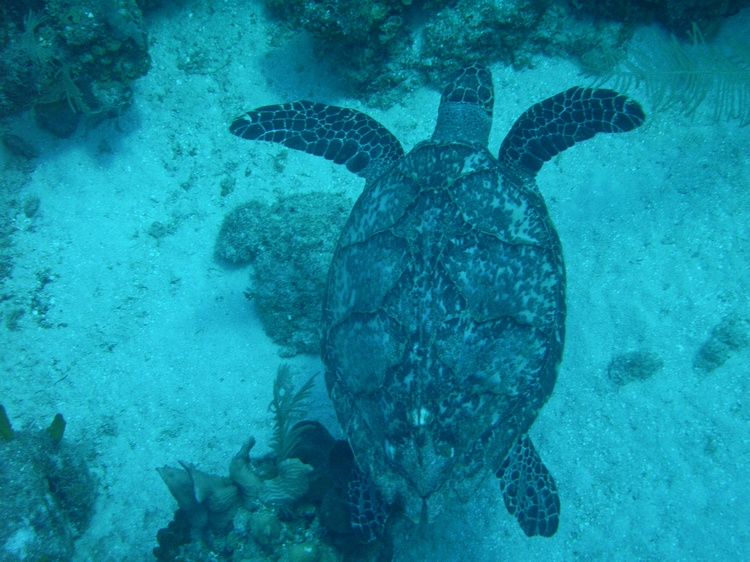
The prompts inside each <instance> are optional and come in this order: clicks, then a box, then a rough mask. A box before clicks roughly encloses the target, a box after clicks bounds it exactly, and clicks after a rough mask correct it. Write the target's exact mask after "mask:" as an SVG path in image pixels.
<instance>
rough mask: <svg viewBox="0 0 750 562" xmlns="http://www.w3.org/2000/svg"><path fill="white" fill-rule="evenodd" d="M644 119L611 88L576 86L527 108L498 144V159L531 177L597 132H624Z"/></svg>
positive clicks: (632, 102) (638, 106)
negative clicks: (550, 161) (553, 158)
mask: <svg viewBox="0 0 750 562" xmlns="http://www.w3.org/2000/svg"><path fill="white" fill-rule="evenodd" d="M645 120H646V115H645V114H644V113H643V109H641V106H640V105H638V102H635V101H633V100H631V99H629V98H627V97H626V96H623V95H620V94H618V93H617V92H615V91H614V90H606V89H594V88H580V87H575V88H571V89H569V90H566V91H564V92H561V93H559V94H557V95H556V96H552V97H551V98H547V99H546V100H544V101H541V102H539V103H537V104H535V105H532V106H531V107H530V108H529V109H527V110H526V111H525V112H524V113H523V115H521V117H519V118H518V120H516V122H515V123H514V124H513V126H512V127H511V129H510V131H509V132H508V134H507V136H506V137H505V140H503V144H502V145H501V146H500V154H499V159H500V161H501V162H503V164H505V165H507V166H508V167H509V168H511V169H518V168H519V167H520V168H521V169H522V170H525V171H526V172H530V173H531V175H532V176H535V175H536V173H537V172H538V171H539V170H541V168H542V164H544V163H545V162H547V161H548V160H550V159H551V158H552V157H553V156H555V155H556V154H558V153H560V152H562V151H563V150H565V149H566V148H570V147H571V146H573V145H574V144H575V143H577V142H580V141H583V140H586V139H590V138H591V137H593V136H594V135H595V134H597V133H625V132H627V131H632V130H633V129H635V128H637V127H640V126H641V125H642V124H643V122H644V121H645Z"/></svg>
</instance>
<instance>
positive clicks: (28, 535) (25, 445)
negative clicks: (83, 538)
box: [0, 406, 97, 562]
mask: <svg viewBox="0 0 750 562" xmlns="http://www.w3.org/2000/svg"><path fill="white" fill-rule="evenodd" d="M64 430H65V420H64V419H63V418H62V416H61V415H60V414H57V416H55V420H54V421H53V422H52V425H50V427H49V428H48V429H47V430H39V429H35V428H29V429H24V430H21V431H14V430H13V428H12V426H11V424H10V420H9V419H8V416H7V415H6V414H5V409H4V408H3V407H2V406H0V490H1V491H2V493H0V520H1V521H2V525H0V558H2V560H4V561H8V562H12V561H15V560H18V561H20V560H55V561H60V562H65V561H66V560H71V559H72V557H73V547H74V542H75V539H76V538H77V537H78V536H80V535H81V534H82V533H83V532H84V531H85V530H86V528H87V527H88V525H89V521H90V519H91V516H92V515H93V511H94V502H95V500H96V495H97V490H96V483H95V480H94V478H93V476H92V475H91V473H90V472H89V469H88V467H87V465H86V461H85V459H84V456H83V454H82V452H81V451H80V449H79V448H78V447H76V446H74V445H73V444H71V443H69V442H67V441H65V440H64V439H63V432H64Z"/></svg>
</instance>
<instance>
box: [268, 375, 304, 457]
mask: <svg viewBox="0 0 750 562" xmlns="http://www.w3.org/2000/svg"><path fill="white" fill-rule="evenodd" d="M314 378H315V375H313V376H312V377H310V378H309V379H308V381H307V382H306V383H305V384H303V385H302V388H300V389H299V390H297V391H296V392H295V390H294V384H293V383H292V375H291V370H290V369H289V365H286V364H282V365H279V370H278V371H277V373H276V380H274V382H273V400H272V401H271V404H270V405H269V406H268V408H269V410H271V412H272V413H273V416H274V427H273V438H272V440H271V447H272V448H273V450H274V451H275V452H276V458H277V459H278V461H279V462H281V461H283V460H284V459H287V458H289V455H290V453H292V452H293V451H294V448H295V447H296V445H297V444H298V443H299V439H300V437H301V434H302V433H303V432H301V431H296V430H295V429H294V424H295V423H297V422H298V421H300V420H301V419H302V418H303V417H305V415H307V408H308V406H309V399H310V394H311V392H312V387H313V379H314ZM303 429H304V428H303Z"/></svg>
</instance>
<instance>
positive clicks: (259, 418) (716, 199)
mask: <svg viewBox="0 0 750 562" xmlns="http://www.w3.org/2000/svg"><path fill="white" fill-rule="evenodd" d="M211 4H214V8H215V10H214V11H213V13H209V12H208V11H201V10H199V9H198V8H197V7H196V8H195V9H194V11H193V13H191V12H190V11H187V10H186V11H174V12H172V13H169V14H164V15H157V16H156V17H155V18H153V20H152V21H151V22H150V29H151V37H152V40H153V46H152V47H151V55H152V57H153V63H154V64H153V68H152V70H151V72H150V73H149V74H148V76H146V77H145V78H143V79H141V80H140V81H138V83H137V86H136V92H135V105H134V107H133V108H131V109H130V110H129V111H128V112H127V113H125V114H124V115H123V116H122V118H121V119H120V120H119V126H120V128H121V129H122V130H121V131H120V130H118V129H117V128H115V126H114V123H113V122H106V123H103V124H101V125H99V126H98V127H97V128H95V129H93V130H90V131H80V132H79V133H78V134H77V135H76V136H75V137H74V138H71V139H68V140H55V139H52V138H50V137H48V136H46V135H45V134H43V133H40V132H35V130H34V128H33V126H31V125H30V124H29V123H30V121H28V122H27V123H26V124H25V125H24V123H20V124H19V125H18V127H19V130H23V131H24V134H26V135H33V136H34V138H36V139H37V141H38V142H39V143H41V145H42V146H43V149H44V154H43V156H42V157H41V158H40V159H39V160H38V166H37V168H36V171H35V172H34V174H33V179H32V181H31V182H30V183H29V184H28V185H27V186H26V187H25V188H24V192H23V193H22V194H21V197H22V198H25V197H26V196H30V195H36V196H38V197H39V198H40V200H41V207H40V211H39V213H38V215H37V216H36V217H34V218H33V219H31V220H29V219H27V218H25V217H24V216H23V214H22V213H20V214H19V218H18V226H19V228H21V231H20V232H18V233H17V234H16V235H15V244H16V246H15V252H16V257H15V262H16V265H15V269H14V272H13V274H14V277H13V279H12V280H11V281H10V282H9V285H8V286H9V288H10V289H11V290H12V291H13V292H14V293H15V294H16V295H20V296H22V297H23V296H24V295H25V297H24V298H27V299H29V298H31V295H32V294H33V292H34V290H35V288H36V287H37V285H38V282H37V280H36V275H37V273H38V272H40V271H43V270H45V269H47V268H48V269H49V270H50V271H51V273H52V275H53V276H54V281H53V282H52V283H51V284H49V285H48V286H47V287H46V288H45V289H44V291H43V295H44V296H45V298H48V297H51V298H52V299H53V304H52V306H51V308H50V310H49V314H48V318H47V319H48V320H49V321H50V322H52V324H54V325H55V326H57V325H59V324H63V323H64V324H65V326H64V327H55V328H51V329H43V328H40V327H38V325H37V323H36V322H35V319H34V318H33V317H32V316H31V315H29V314H27V315H26V316H24V317H23V318H22V319H21V324H20V325H21V329H20V330H19V331H13V332H11V331H8V330H7V329H6V328H5V327H4V326H3V327H2V328H0V338H1V340H2V348H1V354H2V355H1V356H0V361H1V362H2V377H1V378H0V402H2V403H3V404H4V405H5V407H6V409H7V410H8V413H9V415H10V417H11V419H12V420H13V421H14V424H15V425H16V426H18V427H22V426H23V425H24V424H26V423H34V424H38V425H46V424H48V423H49V421H50V420H51V419H52V417H53V415H54V414H55V413H56V412H62V413H63V414H64V415H65V418H66V419H67V421H68V428H67V433H66V438H67V439H70V440H72V441H78V442H83V443H85V444H87V447H90V450H91V458H90V465H91V467H92V469H93V470H94V471H95V472H96V473H97V474H98V476H99V477H100V479H101V495H100V499H99V501H98V503H97V512H96V515H95V517H94V520H93V522H92V525H91V527H90V529H89V531H88V532H87V533H86V534H85V536H84V537H83V538H82V539H81V540H80V541H79V542H78V548H77V556H76V559H77V560H96V561H98V562H106V561H119V560H129V561H137V560H144V561H145V560H153V557H152V556H151V553H150V552H151V549H152V548H153V547H154V546H155V545H156V541H155V536H156V532H157V530H158V529H159V528H160V527H163V526H165V525H166V524H167V522H168V521H169V520H170V518H171V516H172V512H173V511H174V509H175V502H174V501H173V499H172V497H171V496H170V495H169V492H168V490H167V488H166V486H164V484H163V483H162V481H161V479H160V478H159V476H158V474H157V473H156V471H155V470H154V469H155V468H156V467H158V466H162V465H164V464H175V463H176V461H177V460H178V459H182V460H185V461H189V462H193V463H196V464H197V465H198V466H199V467H200V468H202V469H203V470H207V471H210V472H218V473H222V474H223V473H225V471H226V469H227V466H228V462H229V460H230V459H231V457H232V455H233V454H234V453H235V452H236V450H237V449H238V448H239V446H240V445H241V443H242V442H243V440H244V439H245V438H246V437H247V436H248V435H251V434H252V435H255V436H256V437H257V438H258V441H259V445H258V452H259V453H262V452H264V451H265V450H267V443H268V437H269V432H270V428H271V417H270V414H269V412H268V411H267V405H268V402H269V400H270V397H271V387H272V380H273V377H274V375H275V372H276V368H277V366H278V364H279V363H280V361H281V359H280V358H279V356H278V354H277V348H276V346H274V345H273V344H272V343H271V342H270V340H269V339H268V338H267V337H266V336H265V334H264V333H263V331H262V329H261V327H260V325H259V322H258V319H257V317H256V316H255V314H254V312H253V308H252V306H251V305H250V304H249V303H248V302H247V301H246V299H245V297H244V296H243V290H244V289H245V288H246V287H247V285H248V282H249V279H248V272H247V271H246V270H235V271H228V270H226V269H224V268H222V267H220V266H218V265H217V264H216V263H215V262H214V260H213V245H214V240H215V236H216V233H217V232H218V228H219V225H220V223H221V220H222V218H223V216H224V215H225V214H226V213H227V212H228V211H229V210H231V209H232V208H233V207H234V206H235V205H237V204H240V203H243V202H245V201H246V200H248V199H250V198H253V197H263V198H271V197H273V194H274V193H275V192H282V191H285V192H288V191H297V190H306V189H315V190H326V189H329V190H332V191H340V190H348V191H350V192H351V193H352V195H353V196H356V194H357V193H358V191H359V190H360V189H361V186H362V183H361V180H359V179H357V178H355V177H352V176H351V174H349V173H348V172H347V171H346V170H345V169H343V168H336V169H334V167H333V165H332V164H330V163H329V162H327V161H324V160H323V159H320V158H314V157H312V156H308V155H304V154H301V153H296V152H293V151H288V152H289V153H288V157H287V158H286V163H285V166H286V167H285V170H284V172H283V173H279V172H277V171H275V170H274V167H273V163H274V157H275V156H276V155H278V154H279V153H280V152H282V151H283V150H284V149H282V148H280V147H277V146H273V145H267V144H264V143H251V142H247V141H243V140H241V139H238V138H235V137H233V136H232V135H230V134H229V133H228V131H227V126H228V123H229V121H230V120H231V118H232V117H233V116H235V115H236V114H238V113H240V112H242V111H243V110H247V109H250V108H253V107H256V106H258V105H262V104H266V103H274V102H278V101H284V100H292V99H298V98H311V99H317V100H321V101H326V102H329V103H335V104H338V105H348V106H350V107H355V108H358V109H362V110H365V111H367V112H368V113H370V114H371V115H372V116H373V117H375V118H376V119H378V120H380V121H381V122H383V123H384V124H385V125H386V126H387V127H389V128H390V129H391V130H392V131H393V132H394V133H395V134H396V135H397V136H398V137H399V138H400V139H401V140H402V142H403V143H404V145H405V146H406V147H407V148H411V147H412V146H413V145H414V144H415V143H416V142H418V141H419V140H420V139H422V138H424V137H426V136H428V135H429V133H430V132H431V128H432V126H433V124H434V118H435V115H436V109H437V103H438V99H439V94H438V92H436V91H432V90H427V89H424V90H420V91H416V92H413V93H411V94H409V95H406V96H405V97H404V99H403V105H398V106H396V107H393V108H391V109H390V110H387V111H381V110H378V109H373V108H368V107H365V106H363V105H362V104H361V103H358V102H356V101H352V100H348V99H342V98H341V97H340V95H339V94H337V91H340V90H338V89H337V85H336V83H335V80H333V79H332V77H331V76H330V75H329V74H328V73H327V72H326V71H325V70H324V69H323V65H321V64H319V63H318V62H316V61H315V59H314V57H313V56H312V55H311V53H310V52H309V50H308V44H307V42H306V41H305V40H303V39H293V38H292V39H290V38H289V37H286V36H283V35H278V36H277V38H276V39H275V40H271V39H270V38H271V37H274V36H276V32H275V30H274V24H273V23H272V22H269V21H267V20H266V19H265V16H264V15H263V13H262V11H261V10H260V8H259V7H258V6H256V5H251V6H249V7H246V8H245V9H243V10H238V9H237V8H235V7H233V6H232V5H231V4H229V3H227V4H224V3H211ZM747 20H748V18H747V17H746V18H745V21H747ZM177 53H182V55H178V54H177ZM186 53H190V55H191V57H196V56H205V57H208V59H209V60H210V61H212V63H213V61H215V64H213V66H212V68H213V69H214V70H215V72H212V73H210V74H189V73H186V72H184V71H182V70H180V69H179V68H178V62H179V61H180V58H181V57H182V58H183V59H184V55H185V54H186ZM209 66H211V65H209ZM493 70H494V72H495V86H496V99H497V100H498V101H497V103H496V111H495V113H496V116H495V123H494V127H493V134H492V139H491V147H492V148H493V151H496V150H497V147H498V146H499V143H500V140H501V139H502V137H503V135H504V134H505V132H506V131H507V130H508V128H509V126H510V125H511V123H512V122H513V120H514V119H515V118H516V117H517V116H518V115H519V114H520V113H521V112H522V111H523V110H524V109H525V108H526V107H528V106H529V105H530V104H531V103H534V102H536V101H539V100H541V99H543V98H544V97H547V96H549V95H552V94H554V93H557V92H558V91H561V90H563V89H566V88H568V87H570V86H571V85H574V84H579V83H583V84H585V83H586V80H585V79H584V78H583V77H581V76H580V75H579V74H578V72H577V70H576V68H575V67H574V66H573V65H571V64H569V63H564V62H560V61H547V60H540V61H539V64H538V65H537V67H536V68H535V69H534V70H530V71H525V72H514V71H512V70H507V69H503V68H500V67H498V68H495V69H493ZM644 105H645V106H646V107H647V111H648V106H647V104H644ZM649 113H650V112H649ZM26 119H27V120H28V117H27V118H26ZM105 140H106V142H107V143H109V145H110V146H111V147H112V153H111V154H99V151H98V147H99V146H100V143H101V142H102V141H105ZM748 146H750V127H747V128H744V129H741V128H739V127H738V126H737V124H736V123H714V122H713V120H712V119H711V116H710V112H709V110H708V109H705V110H701V111H700V112H699V114H698V115H697V117H696V118H695V119H694V120H692V121H691V120H689V119H686V118H684V117H681V116H679V115H677V114H675V113H673V112H665V113H661V114H655V115H650V114H649V126H648V127H644V128H643V129H642V130H639V131H637V132H635V133H630V134H626V135H620V136H600V137H597V138H596V139H593V140H591V141H587V142H585V143H582V144H581V145H580V146H576V147H575V148H573V149H571V150H569V151H567V152H565V153H564V154H562V155H561V156H560V157H559V158H556V159H555V160H554V161H553V162H550V163H549V164H547V165H546V166H545V168H544V169H543V171H542V172H541V173H540V175H539V178H538V182H539V186H540V189H541V190H542V192H543V193H544V195H545V197H546V199H547V203H548V205H549V209H550V213H551V215H552V218H553V220H554V222H555V224H556V225H557V228H558V231H559V234H560V238H561V239H562V242H563V246H564V249H565V255H566V263H567V271H568V320H567V330H568V332H567V333H568V337H567V346H566V350H565V358H564V361H563V364H562V368H561V370H560V374H559V379H558V385H557V388H556V390H555V393H554V395H553V396H552V398H551V400H550V402H549V403H548V405H547V406H546V407H545V408H544V410H543V411H542V413H541V415H540V417H539V419H538V420H537V422H536V425H535V426H534V428H533V431H532V438H533V439H534V441H535V442H536V445H537V448H538V449H539V451H540V454H541V455H542V457H543V458H544V460H545V462H546V464H547V466H548V467H549V468H550V470H551V471H552V473H553V475H554V476H555V478H556V480H557V483H558V486H559V490H560V496H561V500H562V520H561V524H560V528H559V530H558V532H557V534H556V535H555V536H554V537H553V538H551V539H541V538H536V539H528V538H526V537H525V536H524V535H523V533H522V532H521V530H520V529H519V527H518V525H517V524H516V522H515V520H514V519H513V518H512V517H511V516H509V515H508V514H507V512H506V510H505V507H504V505H503V503H502V499H501V497H500V494H499V488H498V485H497V482H496V481H495V480H494V478H492V479H488V481H487V485H486V486H485V487H484V488H483V489H482V490H481V491H480V493H479V495H478V496H477V498H476V499H475V500H474V501H473V502H471V503H470V504H468V505H466V506H456V508H455V511H453V512H450V513H446V514H445V515H444V516H443V517H442V518H441V519H440V520H439V521H437V522H436V523H435V524H434V525H433V526H431V527H430V528H428V529H425V530H423V531H422V532H421V533H416V534H415V535H414V536H413V537H410V538H407V539H401V540H399V544H398V554H397V557H396V558H397V560H440V561H447V560H456V561H471V560H573V559H581V560H589V559H609V560H634V559H641V560H652V559H653V560H657V559H658V560H688V559H694V560H695V559H703V560H709V559H713V560H719V559H723V560H726V559H739V558H742V557H743V553H744V556H747V555H748V553H750V531H749V530H748V526H747V522H748V521H750V493H749V491H748V488H749V486H750V483H749V480H748V476H747V474H748V467H749V461H750V455H749V454H748V451H749V450H750V447H749V446H748V445H749V443H748V441H749V438H748V436H749V435H750V432H748V421H749V420H750V414H749V413H748V407H749V406H748V396H750V394H749V393H748V390H749V388H748V387H749V386H750V385H749V383H748V381H749V380H750V379H749V378H748V374H749V369H748V366H747V365H748V362H749V360H750V351H749V350H745V351H743V352H740V353H738V354H736V355H735V356H734V357H732V358H731V359H730V360H729V361H727V362H726V363H725V364H724V366H722V367H721V368H719V369H717V370H716V371H714V372H712V373H710V374H709V375H707V376H701V375H699V374H697V373H696V372H695V371H694V370H693V368H692V362H693V358H694V355H695V353H696V351H697V350H698V347H699V346H700V344H701V343H702V342H703V341H705V339H706V338H707V337H708V335H709V334H710V330H711V328H712V327H713V326H714V325H715V324H716V323H718V321H719V320H720V319H721V318H722V317H724V316H725V315H727V314H729V313H733V312H734V313H738V314H740V315H744V316H746V317H748V316H750V303H749V302H748V295H749V294H750V255H749V251H750V228H749V227H748V224H750V163H749V162H748V158H750V156H749V155H748V148H747V147H748ZM246 171H247V172H248V173H249V175H247V176H246ZM227 176H229V177H235V178H236V179H237V186H236V189H235V191H234V193H232V194H231V195H229V196H228V197H224V198H222V197H221V196H220V187H219V184H220V182H221V180H222V179H223V178H225V177H227ZM154 221H160V222H162V223H164V224H172V223H174V224H176V231H175V233H174V234H173V235H169V236H165V237H163V238H161V239H160V240H157V239H155V238H154V237H152V236H150V235H149V234H148V230H149V228H150V226H151V224H152V223H153V222H154ZM30 227H33V228H30ZM636 349H650V350H653V351H655V352H657V353H658V354H659V355H660V356H661V357H662V359H663V360H664V368H663V369H662V370H661V371H660V372H659V373H658V374H656V375H655V376H654V377H653V378H651V379H649V380H646V381H643V382H634V383H631V384H629V385H626V386H624V387H622V388H619V389H618V388H617V387H615V386H614V385H613V384H612V383H611V382H610V381H609V379H608V378H607V373H606V370H607V365H608V364H609V361H610V360H611V358H612V357H613V356H614V355H617V354H620V353H623V352H626V351H632V350H636ZM293 364H294V365H296V366H297V367H298V369H299V372H300V373H302V374H304V373H312V372H316V371H321V370H322V367H321V365H320V363H319V361H318V360H317V359H316V358H304V357H299V358H296V359H295V360H293ZM322 407H323V406H321V408H322ZM321 415H322V412H321Z"/></svg>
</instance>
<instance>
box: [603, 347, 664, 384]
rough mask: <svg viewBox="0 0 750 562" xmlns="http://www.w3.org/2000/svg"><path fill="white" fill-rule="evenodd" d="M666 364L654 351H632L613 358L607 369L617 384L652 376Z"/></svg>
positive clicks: (610, 378) (611, 378)
mask: <svg viewBox="0 0 750 562" xmlns="http://www.w3.org/2000/svg"><path fill="white" fill-rule="evenodd" d="M663 366H664V361H662V360H661V358H660V357H659V356H658V355H657V354H656V353H653V352H652V351H631V352H630V353H623V354H622V355H618V356H616V357H614V358H613V359H612V361H611V362H610V363H609V367H608V369H607V374H608V375H609V380H611V381H612V382H613V383H615V384H616V385H617V386H623V385H625V384H628V383H630V382H633V381H643V380H646V379H649V378H651V377H652V376H653V375H655V374H656V373H657V372H658V371H659V370H661V368H662V367H663Z"/></svg>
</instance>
